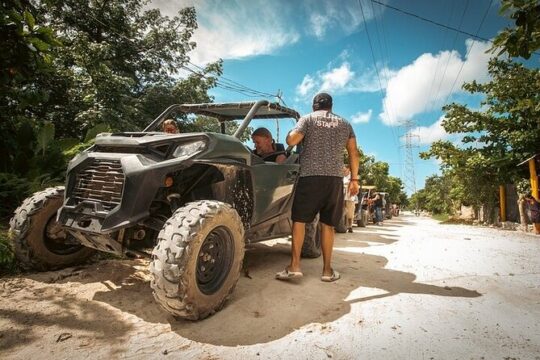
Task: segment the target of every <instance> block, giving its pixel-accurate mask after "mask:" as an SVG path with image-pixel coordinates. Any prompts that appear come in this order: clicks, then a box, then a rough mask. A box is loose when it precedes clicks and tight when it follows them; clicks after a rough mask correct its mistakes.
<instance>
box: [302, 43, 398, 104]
mask: <svg viewBox="0 0 540 360" xmlns="http://www.w3.org/2000/svg"><path fill="white" fill-rule="evenodd" d="M348 56H349V54H348V53H347V52H342V53H341V54H340V55H339V56H338V57H337V59H338V60H340V61H341V62H340V64H339V65H335V64H333V63H330V64H328V66H327V69H326V70H320V71H317V72H316V73H315V74H306V75H305V76H304V78H303V79H302V82H301V83H300V84H299V85H297V86H296V95H297V97H298V98H297V101H300V100H302V99H304V100H305V99H307V98H309V97H312V96H313V95H315V93H317V92H320V91H326V92H329V93H330V94H340V93H353V92H377V91H380V90H381V86H382V88H383V89H384V88H385V87H386V85H387V83H388V81H387V79H388V78H390V77H392V76H394V75H395V74H396V72H395V71H392V70H390V69H388V68H386V67H383V66H382V65H378V68H379V69H380V70H379V74H377V71H376V70H375V69H359V70H358V71H355V70H353V69H352V65H351V64H350V63H349V62H348V60H347V57H348ZM357 74H361V75H357Z"/></svg>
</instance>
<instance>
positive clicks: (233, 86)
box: [87, 13, 276, 97]
mask: <svg viewBox="0 0 540 360" xmlns="http://www.w3.org/2000/svg"><path fill="white" fill-rule="evenodd" d="M87 15H88V16H89V17H90V18H91V19H92V20H94V21H95V22H96V23H99V24H101V25H103V26H106V27H107V28H108V29H109V31H110V32H112V33H114V34H116V35H118V36H120V37H122V38H124V39H125V40H127V41H128V42H133V41H132V39H130V38H128V37H127V36H125V35H123V34H120V33H118V32H116V31H114V30H112V27H111V26H109V25H107V24H105V23H104V22H102V21H101V20H99V19H97V18H96V17H94V16H93V15H92V14H90V13H88V14H87ZM187 63H188V64H191V65H192V66H195V67H196V68H198V69H200V70H201V71H206V70H205V69H203V68H201V67H200V66H198V65H196V64H193V63H192V62H190V61H189V60H187ZM181 67H182V68H183V69H186V70H187V71H189V72H191V73H193V74H196V75H199V76H201V77H203V78H205V79H209V77H208V76H206V75H205V74H204V73H200V72H198V71H195V70H193V69H190V68H189V67H188V66H186V65H182V66H181ZM221 77H222V78H223V79H224V80H219V79H218V78H217V77H213V78H214V79H215V82H216V87H219V88H221V89H224V90H229V91H234V92H237V93H240V94H242V95H245V96H248V97H267V96H269V97H276V95H273V94H270V93H266V92H262V91H258V90H255V89H251V88H249V87H247V86H245V85H242V84H240V83H238V82H235V81H233V80H230V79H227V78H225V77H224V76H221Z"/></svg>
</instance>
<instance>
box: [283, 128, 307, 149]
mask: <svg viewBox="0 0 540 360" xmlns="http://www.w3.org/2000/svg"><path fill="white" fill-rule="evenodd" d="M303 138H304V134H302V133H301V132H299V131H296V130H291V131H290V132H289V133H288V134H287V139H286V141H287V145H289V146H295V145H298V143H300V141H302V139H303Z"/></svg>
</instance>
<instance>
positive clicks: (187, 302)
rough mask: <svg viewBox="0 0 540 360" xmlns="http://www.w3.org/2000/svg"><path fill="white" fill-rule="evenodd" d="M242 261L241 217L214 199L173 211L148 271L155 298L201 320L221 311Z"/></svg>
mask: <svg viewBox="0 0 540 360" xmlns="http://www.w3.org/2000/svg"><path fill="white" fill-rule="evenodd" d="M243 259H244V227H243V224H242V219H241V218H240V216H239V215H238V213H237V212H236V210H234V209H233V208H232V207H231V206H230V205H228V204H225V203H222V202H219V201H213V200H204V201H197V202H192V203H188V204H186V205H185V206H184V207H182V208H180V209H178V210H176V211H175V213H174V214H173V215H172V216H171V217H170V218H169V219H168V220H167V222H166V223H165V225H164V226H163V229H162V230H161V231H160V233H159V235H158V243H157V245H156V247H155V248H154V250H153V252H152V263H151V264H150V272H151V273H152V274H153V280H152V282H151V286H152V289H153V290H154V298H155V299H156V301H157V302H158V303H159V304H160V305H161V306H163V307H164V308H165V309H166V310H167V311H168V312H170V313H171V314H173V315H174V316H175V317H179V318H183V319H189V320H199V319H204V318H206V317H207V316H210V315H212V314H213V313H215V312H216V311H219V310H220V309H221V308H222V307H223V305H224V304H225V301H226V300H227V299H228V298H229V296H230V294H231V293H232V291H233V290H234V287H235V286H236V283H237V281H238V278H239V276H240V272H241V269H242V261H243Z"/></svg>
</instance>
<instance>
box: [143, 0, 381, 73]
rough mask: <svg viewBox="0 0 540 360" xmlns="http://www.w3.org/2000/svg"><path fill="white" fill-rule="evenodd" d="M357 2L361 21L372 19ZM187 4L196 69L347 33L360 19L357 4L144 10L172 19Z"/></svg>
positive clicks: (194, 1) (202, 1)
mask: <svg viewBox="0 0 540 360" xmlns="http://www.w3.org/2000/svg"><path fill="white" fill-rule="evenodd" d="M361 1H362V3H363V7H364V14H365V17H366V20H367V21H369V20H370V19H373V17H374V14H373V12H372V7H371V6H370V4H369V1H368V0H361ZM186 6H194V7H195V9H196V11H197V24H198V29H196V30H195V32H194V34H193V37H192V39H191V40H192V41H195V42H196V43H197V47H196V49H195V50H194V51H192V52H191V53H190V54H189V55H190V57H191V61H192V62H194V63H196V64H198V65H204V64H206V63H208V62H212V61H215V60H217V59H220V58H221V59H242V58H247V57H250V56H257V55H264V54H272V53H275V52H276V51H277V50H279V49H280V48H283V47H285V46H288V45H291V44H294V43H296V42H297V41H299V39H300V37H301V36H302V35H307V36H314V37H315V38H317V39H319V40H322V39H324V38H326V37H328V36H329V35H332V34H338V35H339V36H341V35H342V34H346V35H348V34H351V33H352V32H354V31H356V30H358V28H359V26H360V25H361V24H362V21H363V18H362V13H361V12H360V8H359V4H358V1H357V0H341V1H318V0H311V1H305V2H301V3H300V2H291V1H289V0H274V1H273V2H272V3H269V2H268V1H265V0H251V1H241V0H231V1H223V0H176V1H169V0H151V3H150V4H149V5H148V6H147V7H154V8H159V9H160V10H161V12H162V13H163V14H164V15H168V16H171V17H172V16H176V15H177V13H178V10H180V9H181V8H184V7H186ZM299 19H300V20H301V21H299Z"/></svg>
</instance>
